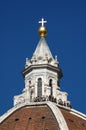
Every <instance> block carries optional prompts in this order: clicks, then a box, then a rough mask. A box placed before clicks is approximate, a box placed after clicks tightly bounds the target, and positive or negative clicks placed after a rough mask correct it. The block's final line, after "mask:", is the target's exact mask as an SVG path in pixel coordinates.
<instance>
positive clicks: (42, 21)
mask: <svg viewBox="0 0 86 130" xmlns="http://www.w3.org/2000/svg"><path fill="white" fill-rule="evenodd" d="M38 23H41V24H42V27H44V24H45V23H47V21H45V20H44V18H42V20H41V21H39V22H38Z"/></svg>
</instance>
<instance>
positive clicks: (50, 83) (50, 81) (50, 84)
mask: <svg viewBox="0 0 86 130" xmlns="http://www.w3.org/2000/svg"><path fill="white" fill-rule="evenodd" d="M49 87H51V93H50V94H51V95H52V94H53V89H52V79H50V80H49Z"/></svg>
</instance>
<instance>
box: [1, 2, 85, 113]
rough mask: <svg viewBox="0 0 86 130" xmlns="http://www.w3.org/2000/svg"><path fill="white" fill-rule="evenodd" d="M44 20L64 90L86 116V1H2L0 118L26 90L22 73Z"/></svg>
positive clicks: (74, 105) (36, 41)
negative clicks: (61, 76) (58, 64)
mask: <svg viewBox="0 0 86 130" xmlns="http://www.w3.org/2000/svg"><path fill="white" fill-rule="evenodd" d="M42 17H44V18H45V19H46V20H47V21H48V23H47V24H46V26H47V28H48V35H47V38H46V40H47V43H48V45H49V47H50V49H51V52H52V54H53V56H54V55H58V59H59V63H60V67H61V69H62V71H63V75H64V77H63V78H62V79H61V90H62V91H66V92H68V94H69V96H68V99H69V100H70V101H71V103H72V106H73V108H74V109H76V110H79V111H81V112H83V113H85V114H86V1H85V0H71V1H70V0H53V1H52V0H43V1H41V0H21V1H19V0H1V1H0V115H1V114H3V113H5V112H6V111H7V110H9V109H10V108H11V107H12V106H13V97H14V95H18V94H20V93H21V92H22V89H23V88H24V79H23V77H22V74H21V72H22V70H23V69H24V65H25V58H26V57H28V58H31V56H32V54H33V51H34V50H35V48H36V45H37V43H38V41H39V39H40V38H39V36H38V34H37V30H38V27H39V24H38V21H39V20H40V19H41V18H42Z"/></svg>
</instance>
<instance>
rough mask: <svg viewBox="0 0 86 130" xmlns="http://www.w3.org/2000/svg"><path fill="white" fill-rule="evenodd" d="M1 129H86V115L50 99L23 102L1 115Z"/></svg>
mask: <svg viewBox="0 0 86 130" xmlns="http://www.w3.org/2000/svg"><path fill="white" fill-rule="evenodd" d="M0 130H86V116H85V115H84V114H82V113H79V112H78V111H75V110H73V109H68V108H66V107H62V106H58V105H56V104H55V103H52V102H49V101H48V102H41V103H32V104H23V105H22V106H19V107H13V108H12V109H10V110H9V111H8V112H7V113H6V114H5V115H3V116H2V117H1V119H0Z"/></svg>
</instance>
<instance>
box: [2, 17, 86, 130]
mask: <svg viewBox="0 0 86 130" xmlns="http://www.w3.org/2000/svg"><path fill="white" fill-rule="evenodd" d="M39 23H41V24H42V26H41V27H40V28H39V33H40V36H41V38H40V41H39V43H38V45H37V47H36V50H35V51H34V53H33V56H32V58H31V59H30V60H29V59H28V58H26V63H25V69H24V70H23V72H22V74H23V76H24V80H25V87H24V89H23V91H22V93H21V94H19V95H16V96H14V107H13V108H11V109H10V110H8V111H7V112H6V113H5V114H3V115H2V116H0V130H86V115H85V114H83V113H81V112H78V111H76V110H74V109H73V108H72V106H71V103H70V101H68V99H67V96H68V94H67V92H63V91H61V90H60V84H59V82H60V79H61V78H62V71H61V69H60V68H59V64H58V59H57V57H55V58H54V57H53V56H52V53H51V51H50V49H49V47H48V44H47V42H46V40H45V36H46V34H47V29H46V27H45V26H44V23H46V21H44V19H42V21H39Z"/></svg>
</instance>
